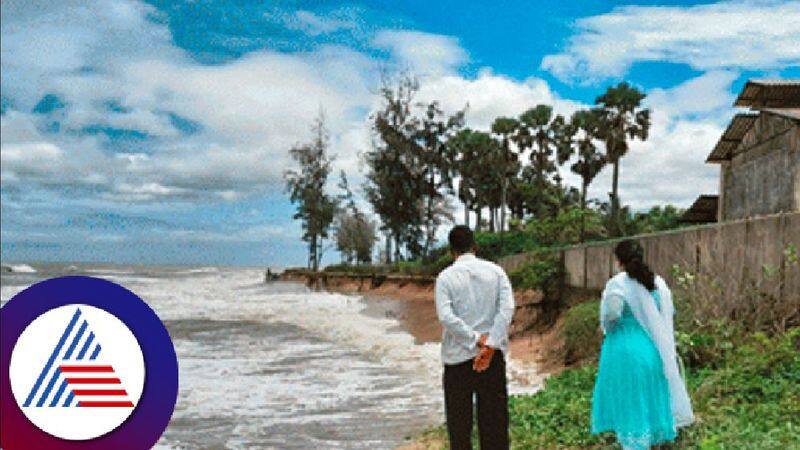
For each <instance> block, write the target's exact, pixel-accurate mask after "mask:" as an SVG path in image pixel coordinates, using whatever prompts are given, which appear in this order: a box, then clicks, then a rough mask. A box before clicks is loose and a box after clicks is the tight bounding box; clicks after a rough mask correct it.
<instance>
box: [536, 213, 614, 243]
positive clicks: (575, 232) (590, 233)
mask: <svg viewBox="0 0 800 450" xmlns="http://www.w3.org/2000/svg"><path fill="white" fill-rule="evenodd" d="M582 223H583V224H584V225H583V226H584V230H585V231H584V235H585V237H586V238H587V239H588V240H596V239H600V238H603V237H605V236H606V235H607V233H606V231H605V229H604V227H603V223H602V217H601V216H600V214H599V213H598V212H597V211H595V210H592V209H581V208H577V207H567V208H565V209H562V210H561V211H559V212H558V213H557V214H556V215H554V216H548V217H544V218H542V219H532V220H530V221H528V223H527V224H526V226H525V230H526V231H527V232H528V233H529V234H530V235H531V238H532V239H534V240H535V241H537V242H541V243H542V244H543V245H568V244H577V243H578V242H580V240H581V224H582Z"/></svg>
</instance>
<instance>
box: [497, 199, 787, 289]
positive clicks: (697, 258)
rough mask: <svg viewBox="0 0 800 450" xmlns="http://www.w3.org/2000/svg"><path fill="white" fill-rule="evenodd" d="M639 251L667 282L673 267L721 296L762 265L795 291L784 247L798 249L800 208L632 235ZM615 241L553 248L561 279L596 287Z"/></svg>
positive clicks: (507, 265)
mask: <svg viewBox="0 0 800 450" xmlns="http://www.w3.org/2000/svg"><path fill="white" fill-rule="evenodd" d="M632 238H633V239H637V240H638V241H639V242H640V243H641V244H642V246H643V247H644V251H645V259H646V261H647V263H648V264H649V265H650V267H651V268H652V269H653V270H654V271H655V272H656V273H657V274H659V275H661V276H662V277H664V279H665V280H666V281H667V282H668V283H670V284H672V283H674V281H675V280H673V277H672V271H673V266H675V265H678V266H679V267H680V268H681V269H683V270H684V271H689V272H692V273H695V274H703V275H705V276H708V277H710V278H712V279H715V280H717V282H718V283H719V285H720V288H721V289H722V292H723V293H724V295H726V296H728V295H737V294H739V293H740V291H741V289H742V288H743V287H744V285H745V281H746V280H750V281H758V280H760V279H761V278H762V277H763V276H764V275H763V270H762V267H763V266H765V265H766V266H769V267H772V268H775V269H777V270H779V275H778V276H779V277H780V279H783V280H784V283H785V284H784V289H783V291H784V292H788V293H795V294H796V293H797V292H800V268H798V267H797V266H796V265H795V266H793V267H788V266H787V265H786V256H785V254H784V250H785V249H786V248H787V247H788V246H789V245H790V244H794V245H795V246H796V247H798V248H800V212H791V213H781V214H776V215H771V216H764V217H758V218H754V219H745V220H739V221H733V222H725V223H721V224H713V225H705V226H699V227H693V228H687V229H680V230H673V231H668V232H663V233H656V234H650V235H640V236H633V237H632ZM617 242H618V241H604V242H599V243H592V244H583V245H576V246H572V247H566V248H563V249H560V250H557V251H558V252H560V253H561V258H562V261H563V264H564V271H565V284H566V285H567V286H570V287H575V288H583V289H596V290H599V289H602V288H603V287H604V286H605V284H606V282H607V281H608V279H609V278H610V277H611V276H612V275H613V274H614V266H613V261H614V259H613V248H614V245H616V243H617ZM529 259H530V256H529V255H526V254H521V255H513V256H509V257H506V258H503V259H501V260H500V261H499V264H500V265H501V266H502V267H503V268H504V269H506V271H513V270H515V269H518V268H519V267H520V266H522V265H524V264H526V263H527V262H528V261H529Z"/></svg>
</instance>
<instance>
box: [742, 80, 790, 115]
mask: <svg viewBox="0 0 800 450" xmlns="http://www.w3.org/2000/svg"><path fill="white" fill-rule="evenodd" d="M733 106H744V107H750V108H754V109H763V108H800V79H794V80H789V79H787V80H750V81H748V82H747V84H745V86H744V88H743V89H742V92H740V93H739V97H737V98H736V101H735V102H734V103H733Z"/></svg>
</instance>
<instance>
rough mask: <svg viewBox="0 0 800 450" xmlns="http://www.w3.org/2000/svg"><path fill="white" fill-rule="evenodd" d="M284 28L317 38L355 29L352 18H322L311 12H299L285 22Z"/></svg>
mask: <svg viewBox="0 0 800 450" xmlns="http://www.w3.org/2000/svg"><path fill="white" fill-rule="evenodd" d="M286 26H287V28H289V29H293V30H300V31H303V32H305V33H307V34H308V35H310V36H318V35H321V34H328V33H333V32H335V31H339V30H351V29H353V28H355V27H356V23H355V21H354V20H353V19H352V18H349V19H340V18H336V17H324V16H320V15H318V14H314V13H313V12H311V11H305V10H300V11H297V12H295V13H294V15H292V16H291V17H290V18H289V19H287V20H286Z"/></svg>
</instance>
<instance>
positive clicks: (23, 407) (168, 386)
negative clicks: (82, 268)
mask: <svg viewBox="0 0 800 450" xmlns="http://www.w3.org/2000/svg"><path fill="white" fill-rule="evenodd" d="M0 337H1V338H2V339H0V425H1V426H0V428H1V429H2V432H1V433H0V446H1V447H2V448H4V449H6V450H21V449H30V448H48V449H50V448H52V449H67V450H70V449H91V450H95V449H96V450H99V449H109V448H114V449H120V450H144V449H149V448H151V447H152V446H153V445H155V443H156V442H157V441H158V439H159V437H160V436H161V434H162V433H163V431H164V429H165V428H166V426H167V424H168V423H169V420H170V417H171V416H172V412H173V410H174V407H175V400H176V398H177V392H178V363H177V357H176V355H175V349H174V347H173V345H172V341H171V340H170V337H169V334H168V333H167V330H166V328H165V327H164V325H163V324H162V322H161V321H160V320H159V318H158V317H157V316H156V314H155V312H153V310H152V309H150V307H149V306H147V304H146V303H144V302H143V301H142V300H141V299H140V298H139V297H137V296H136V295H135V294H133V293H132V292H130V291H128V290H127V289H125V288H123V287H122V286H119V285H117V284H114V283H112V282H109V281H106V280H102V279H98V278H91V277H62V278H54V279H51V280H46V281H43V282H40V283H37V284H35V285H33V286H31V287H29V288H28V289H26V290H24V291H22V292H20V293H19V294H17V295H16V296H14V297H13V298H12V299H11V300H9V302H8V303H6V304H5V305H4V306H3V307H2V309H0Z"/></svg>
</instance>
